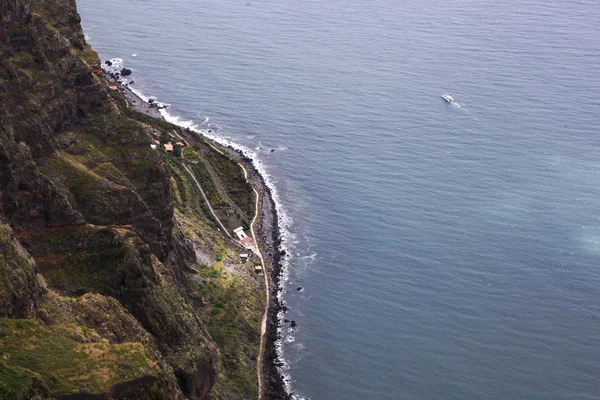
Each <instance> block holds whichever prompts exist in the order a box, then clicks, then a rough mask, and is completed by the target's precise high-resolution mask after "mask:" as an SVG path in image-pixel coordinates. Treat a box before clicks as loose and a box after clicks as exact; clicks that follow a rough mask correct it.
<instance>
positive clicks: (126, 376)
mask: <svg viewBox="0 0 600 400" xmlns="http://www.w3.org/2000/svg"><path fill="white" fill-rule="evenodd" d="M0 331H1V332H2V333H1V335H0V351H1V352H2V355H3V362H2V364H0V388H2V387H4V388H5V390H6V391H7V392H12V393H19V392H20V391H23V389H24V388H25V387H27V386H28V384H30V380H31V377H32V376H34V375H35V374H38V375H39V376H40V377H41V378H42V380H43V381H44V382H45V384H46V386H47V387H48V390H49V392H50V394H51V395H58V394H70V393H80V392H84V393H85V392H87V393H102V392H104V391H106V390H107V389H108V388H109V387H110V386H112V385H113V384H115V383H117V382H122V381H127V380H131V379H135V378H138V377H141V376H144V375H155V374H157V373H158V368H157V366H156V363H154V362H153V361H152V360H150V359H148V358H147V357H146V355H145V350H144V347H143V346H142V345H141V344H139V343H122V344H110V343H108V341H106V340H102V339H100V336H99V335H98V334H96V332H95V331H93V330H92V329H82V328H81V327H78V326H76V325H53V326H44V325H41V324H40V323H39V322H37V321H34V320H12V319H5V318H1V319H0ZM0 398H1V397H0Z"/></svg>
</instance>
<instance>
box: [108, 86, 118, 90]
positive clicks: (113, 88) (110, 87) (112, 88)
mask: <svg viewBox="0 0 600 400" xmlns="http://www.w3.org/2000/svg"><path fill="white" fill-rule="evenodd" d="M108 88H109V89H110V90H119V88H118V87H116V86H109V87H108Z"/></svg>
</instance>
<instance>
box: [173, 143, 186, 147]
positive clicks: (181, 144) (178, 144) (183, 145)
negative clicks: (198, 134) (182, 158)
mask: <svg viewBox="0 0 600 400" xmlns="http://www.w3.org/2000/svg"><path fill="white" fill-rule="evenodd" d="M175 144H176V145H177V146H181V147H185V143H183V142H177V143H175Z"/></svg>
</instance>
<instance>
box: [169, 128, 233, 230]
mask: <svg viewBox="0 0 600 400" xmlns="http://www.w3.org/2000/svg"><path fill="white" fill-rule="evenodd" d="M173 133H174V134H175V135H177V137H178V138H179V139H181V140H182V141H183V143H185V144H186V145H187V146H188V147H189V145H190V144H189V143H188V142H187V140H185V139H184V138H183V137H182V136H181V135H179V134H178V133H177V132H175V131H173ZM184 156H185V153H184V152H183V150H182V151H181V159H182V160H183V158H184ZM181 165H183V168H185V170H186V171H187V173H188V174H190V176H191V177H192V179H193V180H194V183H196V186H197V187H198V189H199V190H200V193H202V197H204V201H205V202H206V205H207V206H208V209H209V210H210V213H211V214H212V216H213V217H215V219H216V220H217V222H218V223H219V226H220V227H221V229H222V230H223V232H225V234H226V235H227V236H228V237H229V238H231V239H233V238H232V237H231V234H230V233H229V231H228V230H227V229H226V228H225V226H224V225H223V223H222V222H221V220H220V219H219V217H217V214H216V213H215V210H214V209H213V208H212V206H211V205H210V202H209V201H208V197H207V196H206V193H204V189H202V186H201V185H200V182H198V179H196V175H194V173H193V172H192V171H191V170H190V169H189V168H188V166H187V165H185V162H183V163H181Z"/></svg>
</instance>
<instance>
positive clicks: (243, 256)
mask: <svg viewBox="0 0 600 400" xmlns="http://www.w3.org/2000/svg"><path fill="white" fill-rule="evenodd" d="M248 258H250V254H249V253H240V259H241V260H242V261H243V262H246V261H248Z"/></svg>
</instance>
